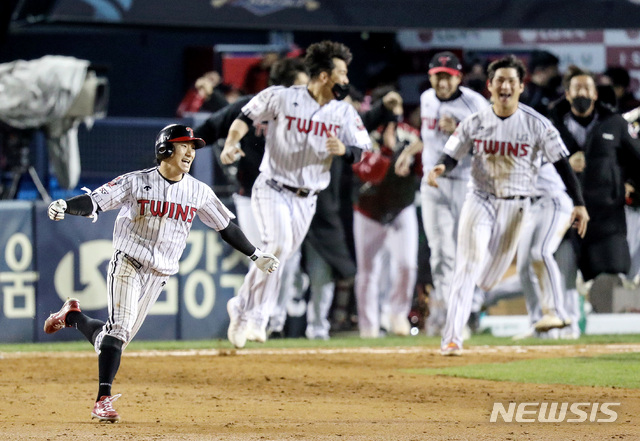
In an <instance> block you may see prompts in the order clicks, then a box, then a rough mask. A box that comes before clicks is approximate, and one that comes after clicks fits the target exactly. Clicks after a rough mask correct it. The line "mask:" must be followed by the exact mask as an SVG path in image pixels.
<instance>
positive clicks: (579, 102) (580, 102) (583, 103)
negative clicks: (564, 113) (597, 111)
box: [571, 96, 593, 114]
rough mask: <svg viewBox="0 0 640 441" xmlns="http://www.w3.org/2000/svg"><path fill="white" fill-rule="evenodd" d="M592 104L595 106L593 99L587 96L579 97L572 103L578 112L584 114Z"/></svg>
mask: <svg viewBox="0 0 640 441" xmlns="http://www.w3.org/2000/svg"><path fill="white" fill-rule="evenodd" d="M591 104H593V100H592V99H591V98H587V97H585V96H578V97H575V98H574V99H573V101H572V102H571V107H573V108H574V109H575V110H576V112H578V113H580V114H582V113H585V112H586V111H587V110H589V107H591Z"/></svg>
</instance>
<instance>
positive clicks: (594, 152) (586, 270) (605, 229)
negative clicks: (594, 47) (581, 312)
mask: <svg viewBox="0 0 640 441" xmlns="http://www.w3.org/2000/svg"><path fill="white" fill-rule="evenodd" d="M570 111H571V107H570V104H569V102H568V101H567V100H565V99H563V100H561V101H559V102H557V103H556V105H555V106H554V107H553V108H552V110H551V113H550V115H549V117H550V119H551V121H552V122H553V124H554V125H555V126H556V128H557V129H558V131H559V132H560V135H561V137H562V140H563V141H564V143H565V144H566V146H567V148H568V149H569V152H570V154H574V153H576V152H577V151H580V150H583V151H584V154H585V162H586V167H585V170H584V172H583V173H579V174H578V179H579V181H580V185H581V187H582V193H583V195H584V199H585V204H586V207H587V211H588V212H589V216H590V218H591V220H590V221H589V225H588V227H587V234H586V236H585V238H584V240H583V241H582V244H581V245H582V248H581V250H580V269H581V271H582V273H583V275H584V276H585V278H586V280H590V279H592V278H594V277H595V276H597V275H598V274H600V273H610V274H616V273H626V272H627V271H628V269H629V248H628V245H627V242H626V234H627V227H626V220H625V213H624V205H625V192H624V183H625V181H626V180H627V179H628V178H629V176H631V175H633V174H634V173H636V172H637V170H638V169H639V168H640V167H639V164H640V140H638V139H637V138H636V137H634V136H632V135H631V133H630V131H629V124H628V123H627V122H626V121H625V119H624V118H623V117H622V115H620V114H618V113H615V112H614V111H613V110H612V109H611V108H609V107H607V106H605V105H603V104H601V103H596V110H595V111H596V112H597V118H598V119H597V121H596V122H595V125H594V127H593V128H592V129H591V131H590V132H589V134H588V136H587V139H586V142H585V145H584V148H581V147H580V146H579V145H578V144H577V142H576V141H575V139H574V138H573V136H572V135H571V133H570V132H569V130H568V129H567V127H566V125H565V117H567V116H568V115H569V112H570ZM568 117H570V116H568Z"/></svg>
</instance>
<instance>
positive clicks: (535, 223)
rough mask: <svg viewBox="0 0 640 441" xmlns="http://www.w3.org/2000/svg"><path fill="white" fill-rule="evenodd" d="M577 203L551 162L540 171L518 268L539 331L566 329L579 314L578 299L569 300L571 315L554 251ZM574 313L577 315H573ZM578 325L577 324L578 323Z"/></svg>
mask: <svg viewBox="0 0 640 441" xmlns="http://www.w3.org/2000/svg"><path fill="white" fill-rule="evenodd" d="M572 209H573V204H572V202H571V198H570V197H569V195H567V193H566V192H565V186H564V184H563V183H562V180H561V179H560V176H559V175H558V173H557V172H556V171H555V169H554V168H553V166H552V165H551V164H549V163H544V164H543V165H542V166H541V167H540V170H539V173H538V179H537V182H536V195H535V196H534V198H533V203H532V204H531V210H530V212H529V215H528V216H527V218H526V219H525V220H524V223H523V226H522V234H521V237H520V242H519V244H518V251H517V254H518V262H517V269H518V275H519V277H520V282H521V284H522V291H523V292H524V298H525V301H526V304H527V311H528V313H529V318H530V319H531V323H532V326H533V330H534V331H536V332H546V331H548V330H550V329H554V328H564V327H565V326H567V325H570V324H574V323H573V322H574V321H575V320H577V319H578V318H579V313H578V316H577V317H576V315H575V312H576V307H577V306H578V304H577V302H571V301H569V306H570V310H571V312H572V313H573V314H570V313H569V312H568V311H567V310H566V309H565V306H566V305H567V300H570V299H566V298H565V297H566V296H565V294H564V289H563V283H562V275H561V273H560V268H559V267H558V263H557V262H556V260H555V258H554V253H555V252H556V250H557V249H558V246H559V245H560V242H562V238H563V237H564V234H565V233H566V231H567V229H568V228H569V220H570V219H571V211H572ZM572 315H573V317H572ZM574 325H576V326H577V323H575V324H574Z"/></svg>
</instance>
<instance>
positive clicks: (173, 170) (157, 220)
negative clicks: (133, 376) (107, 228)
mask: <svg viewBox="0 0 640 441" xmlns="http://www.w3.org/2000/svg"><path fill="white" fill-rule="evenodd" d="M204 145H205V142H204V141H203V140H202V139H200V138H195V137H194V136H193V130H191V128H189V127H185V126H183V125H178V124H172V125H169V126H167V127H165V128H164V129H162V130H161V131H160V132H159V133H158V135H157V137H156V145H155V152H156V158H157V161H158V164H159V165H158V166H157V167H153V168H150V169H147V170H140V171H135V172H131V173H127V174H125V175H122V176H120V177H118V178H116V179H114V180H113V181H111V182H109V183H107V184H104V185H103V186H102V187H100V188H98V189H97V190H95V191H94V192H92V193H91V194H87V195H82V196H76V197H73V198H71V199H69V200H67V201H65V200H62V199H58V200H57V201H54V202H52V203H51V205H49V210H48V215H49V218H51V219H52V220H54V221H59V220H62V219H64V216H65V213H67V214H72V215H78V216H95V215H97V213H98V212H99V211H107V210H113V209H116V208H120V213H119V214H118V218H117V219H116V222H115V227H114V230H113V238H114V239H113V247H114V250H115V251H114V254H113V257H112V258H111V262H110V263H109V269H108V275H107V293H108V302H107V303H108V311H109V318H108V320H107V322H106V323H104V322H102V321H100V320H96V319H93V318H90V317H88V316H87V315H85V314H83V313H82V312H81V311H80V305H79V302H78V300H76V299H69V300H67V301H66V302H65V303H64V305H63V306H62V309H60V311H58V312H56V313H54V314H51V315H50V316H49V318H47V320H46V321H45V323H44V331H45V332H46V333H47V334H53V333H54V332H57V331H59V330H60V329H62V328H65V327H75V328H77V329H78V330H79V331H80V332H82V334H83V335H84V336H85V337H86V338H87V339H88V340H89V341H90V342H91V344H93V345H94V347H95V349H96V352H98V354H99V355H98V375H99V382H100V384H99V387H98V397H97V400H96V403H95V405H94V407H93V411H92V412H91V416H92V417H93V418H98V420H100V421H105V422H116V421H118V420H119V415H118V413H117V412H116V411H115V410H114V408H113V402H114V401H115V400H116V399H117V398H119V397H120V394H118V395H111V385H112V383H113V379H114V378H115V376H116V372H117V371H118V367H119V366H120V358H121V355H122V351H123V350H124V349H125V347H126V346H127V345H128V344H129V342H130V341H131V340H132V339H133V337H134V336H135V335H136V333H137V332H138V330H139V329H140V326H141V325H142V323H143V322H144V319H145V318H146V316H147V314H148V313H149V310H150V309H151V307H152V306H153V304H154V303H155V302H156V300H157V299H158V296H159V295H160V293H161V292H162V289H163V287H164V286H165V284H166V283H167V280H168V279H169V276H171V275H172V274H175V273H176V272H178V260H179V259H180V256H181V255H182V252H183V250H184V248H185V246H186V241H187V236H188V235H189V231H190V230H191V225H192V221H193V219H194V217H195V216H196V215H198V217H199V218H200V219H201V220H202V222H204V223H205V224H206V225H208V226H210V227H211V228H213V229H215V230H217V231H218V232H219V233H220V235H221V236H222V238H223V239H224V240H225V241H226V242H228V243H229V244H230V245H231V246H233V247H234V248H235V249H237V250H238V251H240V252H242V253H244V254H246V255H247V256H250V259H251V260H252V261H253V262H254V263H255V264H256V267H257V268H259V269H260V270H261V271H264V272H265V273H267V274H268V273H271V272H273V271H275V270H276V269H277V268H278V264H279V261H278V259H277V258H276V257H275V256H274V255H273V254H269V253H263V252H262V251H260V250H259V249H258V248H256V247H255V246H253V245H252V244H251V243H250V242H249V241H248V240H247V238H246V237H245V235H244V233H242V230H240V228H239V227H238V226H237V225H235V224H234V223H232V222H231V219H233V218H234V217H235V216H234V215H233V214H232V213H231V212H230V211H229V210H228V209H227V208H226V207H225V206H224V205H223V204H222V202H220V200H219V199H218V197H217V196H216V195H215V193H214V192H213V191H212V190H211V188H209V187H208V186H207V185H205V184H204V183H202V182H200V181H198V180H196V179H194V178H193V177H191V176H190V175H189V174H188V173H189V170H190V169H191V164H192V163H193V160H194V159H195V155H196V149H199V148H201V147H203V146H204Z"/></svg>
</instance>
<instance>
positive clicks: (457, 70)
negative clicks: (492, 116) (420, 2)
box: [396, 52, 489, 335]
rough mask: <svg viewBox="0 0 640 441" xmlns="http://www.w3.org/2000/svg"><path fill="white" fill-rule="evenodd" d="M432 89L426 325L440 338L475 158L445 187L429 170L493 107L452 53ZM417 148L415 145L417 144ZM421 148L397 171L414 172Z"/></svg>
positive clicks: (438, 61) (426, 128) (433, 77)
mask: <svg viewBox="0 0 640 441" xmlns="http://www.w3.org/2000/svg"><path fill="white" fill-rule="evenodd" d="M429 81H430V83H431V89H428V90H426V91H425V92H423V93H422V95H421V96H420V117H421V120H422V125H421V128H420V134H421V136H422V142H423V144H424V148H423V149H422V164H423V169H424V175H423V179H422V184H421V187H420V195H421V199H422V200H421V203H422V223H423V226H424V231H425V234H426V236H427V242H428V243H429V249H430V251H431V257H430V259H429V263H430V265H431V275H432V277H433V290H432V291H431V294H430V296H429V297H430V298H429V317H428V318H427V321H426V323H425V328H426V332H427V335H440V333H441V331H442V328H443V327H444V322H445V319H446V316H447V310H446V305H447V295H448V293H449V284H450V282H451V278H452V275H453V266H454V262H455V252H456V237H457V234H458V220H459V217H460V210H461V209H462V203H463V201H464V196H465V194H466V193H467V184H468V182H469V175H470V174H471V155H467V156H466V157H465V158H463V159H462V160H461V161H460V163H459V164H458V166H457V167H456V168H455V169H454V170H452V171H451V173H447V175H446V176H443V177H442V178H441V179H440V182H439V186H438V187H437V188H436V187H431V186H430V185H428V183H427V174H428V171H429V170H431V168H432V167H433V166H434V165H435V164H436V162H437V161H438V158H439V157H440V155H441V154H442V149H443V148H444V145H445V143H446V142H447V139H449V136H450V135H451V134H452V133H453V131H454V130H455V128H456V126H457V125H458V123H459V122H460V121H462V120H463V119H465V118H466V117H467V116H469V115H471V114H472V113H475V112H477V111H479V110H481V109H484V108H486V107H488V106H489V103H488V102H487V100H486V99H485V97H483V96H482V95H480V94H479V93H477V92H474V91H473V90H471V89H469V88H467V87H464V86H460V83H461V82H462V65H461V64H460V61H459V60H458V57H456V56H455V55H454V54H453V53H451V52H439V53H437V54H435V55H434V56H433V58H432V59H431V62H430V63H429ZM412 147H413V146H412ZM419 147H420V146H419V145H415V148H414V149H410V150H405V152H404V153H403V154H402V155H401V156H400V157H399V158H398V162H397V163H396V172H398V173H399V174H404V173H408V170H409V166H410V163H411V157H412V154H415V153H416V152H415V151H412V150H417V149H418V148H419Z"/></svg>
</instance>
